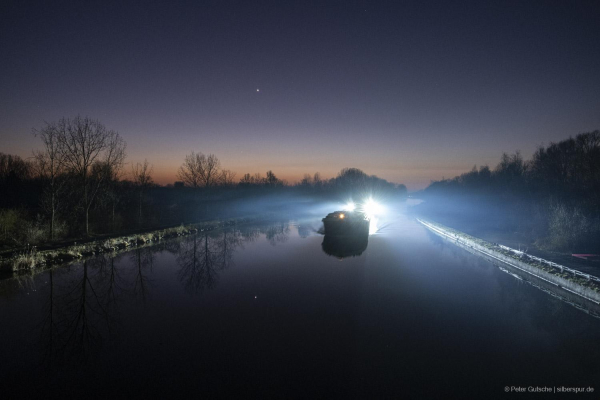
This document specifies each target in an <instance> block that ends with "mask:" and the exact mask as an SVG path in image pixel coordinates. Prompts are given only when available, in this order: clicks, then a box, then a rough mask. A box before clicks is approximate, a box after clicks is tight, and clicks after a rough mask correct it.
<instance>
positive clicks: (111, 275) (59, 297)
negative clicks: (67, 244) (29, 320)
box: [40, 256, 118, 364]
mask: <svg viewBox="0 0 600 400" xmlns="http://www.w3.org/2000/svg"><path fill="white" fill-rule="evenodd" d="M69 269H71V268H69ZM61 272H64V271H61ZM68 272H69V273H68V274H66V277H65V279H61V281H60V283H56V282H55V275H56V274H57V271H53V270H50V271H48V279H49V280H48V297H47V299H46V302H45V304H44V314H43V315H44V318H43V321H42V324H41V332H40V337H41V340H40V343H41V345H42V348H43V354H44V359H45V361H46V362H47V363H48V364H52V363H53V362H58V363H62V362H67V361H68V362H74V363H75V364H77V363H79V362H84V361H86V360H87V359H88V357H89V356H90V353H91V351H92V349H94V348H99V347H100V346H101V344H102V338H103V337H105V336H108V335H110V334H111V333H112V332H114V331H115V330H116V319H115V318H114V316H115V312H114V311H115V306H116V299H117V297H118V294H117V292H116V285H115V284H116V282H117V280H118V278H117V273H116V270H115V268H114V260H112V259H109V258H107V257H102V256H101V257H98V258H95V259H91V260H86V261H84V262H83V264H82V265H81V266H80V268H73V270H71V271H68ZM107 278H108V279H107Z"/></svg>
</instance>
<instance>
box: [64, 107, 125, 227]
mask: <svg viewBox="0 0 600 400" xmlns="http://www.w3.org/2000/svg"><path fill="white" fill-rule="evenodd" d="M59 124H62V125H64V130H59V135H58V141H59V147H60V151H61V153H62V157H63V159H64V165H65V168H66V169H67V171H69V172H71V173H72V174H73V175H74V176H75V177H77V179H78V186H79V190H80V191H81V202H82V206H83V209H84V213H85V232H86V234H89V230H90V228H89V212H90V208H91V207H92V204H93V203H94V199H95V198H96V195H97V194H98V190H99V189H100V188H101V187H102V184H103V183H105V182H106V181H107V180H109V179H111V177H114V176H115V174H117V173H118V171H119V170H120V169H121V168H122V166H123V162H124V160H125V141H123V139H122V138H121V136H120V135H119V134H118V133H117V132H115V131H113V130H108V129H106V127H105V126H104V125H102V124H101V123H100V122H98V121H97V120H93V119H91V118H88V117H85V118H82V117H79V116H77V117H75V118H73V119H66V118H63V119H62V120H61V121H59ZM92 174H93V175H92Z"/></svg>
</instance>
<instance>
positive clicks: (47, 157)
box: [33, 120, 66, 240]
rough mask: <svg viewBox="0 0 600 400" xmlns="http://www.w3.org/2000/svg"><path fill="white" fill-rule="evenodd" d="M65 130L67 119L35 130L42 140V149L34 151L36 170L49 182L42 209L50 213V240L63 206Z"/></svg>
mask: <svg viewBox="0 0 600 400" xmlns="http://www.w3.org/2000/svg"><path fill="white" fill-rule="evenodd" d="M64 132H65V121H64V120H61V121H60V122H59V123H54V124H49V123H46V126H45V127H44V128H42V129H41V130H39V131H38V130H34V131H33V133H34V135H35V136H39V137H40V139H41V140H42V145H43V148H42V150H37V151H34V152H33V157H34V160H35V161H34V170H35V173H36V175H37V176H38V177H40V178H42V179H43V180H44V181H46V182H47V185H48V186H47V187H46V189H45V190H44V193H43V195H42V209H44V210H45V211H46V212H47V213H48V214H49V219H50V232H49V234H50V240H54V232H55V221H56V216H57V213H58V211H59V209H60V206H61V200H62V195H63V194H64V190H65V186H66V179H65V177H64V173H65V158H64V153H63V152H62V151H61V150H62V149H61V147H60V141H59V137H60V136H61V134H64Z"/></svg>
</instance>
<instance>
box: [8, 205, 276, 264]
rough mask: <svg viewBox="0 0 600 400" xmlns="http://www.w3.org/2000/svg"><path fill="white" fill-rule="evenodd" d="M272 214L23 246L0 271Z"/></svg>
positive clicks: (257, 219)
mask: <svg viewBox="0 0 600 400" xmlns="http://www.w3.org/2000/svg"><path fill="white" fill-rule="evenodd" d="M274 218H276V216H273V215H261V216H255V217H243V218H234V219H227V220H220V221H205V222H201V223H196V224H186V225H180V226H176V227H171V228H165V229H157V230H152V231H147V232H143V233H136V234H130V235H122V236H115V237H104V238H102V239H98V240H91V241H87V242H85V243H79V244H77V242H74V243H72V244H68V245H64V246H61V247H57V248H52V249H48V250H38V248H37V247H35V246H33V247H31V248H29V249H27V250H24V251H19V252H16V253H13V254H7V255H4V256H0V273H1V274H3V275H11V274H14V273H22V272H27V271H32V270H36V269H42V268H45V267H50V266H53V265H59V264H64V263H69V262H72V261H76V260H82V259H85V258H88V257H93V256H95V255H98V254H102V253H115V254H117V253H119V252H121V251H128V250H130V249H132V248H135V247H138V246H145V245H150V244H152V243H157V242H159V241H160V240H163V239H169V238H176V237H179V236H186V235H191V234H194V233H198V232H206V231H214V230H217V229H223V228H226V227H230V226H236V225H241V224H247V223H255V222H260V221H266V220H272V219H274Z"/></svg>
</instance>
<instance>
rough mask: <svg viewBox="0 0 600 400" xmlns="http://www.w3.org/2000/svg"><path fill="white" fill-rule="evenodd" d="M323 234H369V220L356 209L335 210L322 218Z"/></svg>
mask: <svg viewBox="0 0 600 400" xmlns="http://www.w3.org/2000/svg"><path fill="white" fill-rule="evenodd" d="M322 221H323V227H324V229H325V235H342V236H348V235H349V236H355V235H363V234H366V235H368V234H369V220H367V219H366V218H365V215H364V214H363V213H360V212H356V211H335V212H332V213H329V214H327V216H326V217H325V218H323V220H322Z"/></svg>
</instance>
